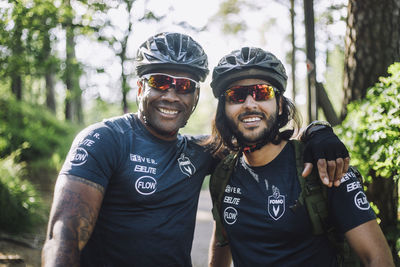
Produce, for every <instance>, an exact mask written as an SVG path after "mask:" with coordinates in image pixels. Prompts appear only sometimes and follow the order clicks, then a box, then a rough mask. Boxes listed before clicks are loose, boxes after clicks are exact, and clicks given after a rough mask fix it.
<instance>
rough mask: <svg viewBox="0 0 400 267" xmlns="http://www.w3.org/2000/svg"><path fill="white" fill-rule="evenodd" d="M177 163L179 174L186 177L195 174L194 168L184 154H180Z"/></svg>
mask: <svg viewBox="0 0 400 267" xmlns="http://www.w3.org/2000/svg"><path fill="white" fill-rule="evenodd" d="M178 163H179V168H180V169H181V172H182V173H183V174H186V175H187V176H189V177H190V176H192V175H193V173H195V172H196V168H195V167H194V165H193V164H192V162H191V161H190V159H189V158H188V157H186V156H185V154H183V153H182V154H181V157H180V158H178Z"/></svg>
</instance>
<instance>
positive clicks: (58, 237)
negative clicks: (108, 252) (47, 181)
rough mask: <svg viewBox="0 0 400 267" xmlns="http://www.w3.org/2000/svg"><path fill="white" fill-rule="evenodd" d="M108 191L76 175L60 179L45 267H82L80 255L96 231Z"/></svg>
mask: <svg viewBox="0 0 400 267" xmlns="http://www.w3.org/2000/svg"><path fill="white" fill-rule="evenodd" d="M103 196H104V188H103V187H102V186H100V185H98V184H96V183H93V182H91V181H88V180H86V179H83V178H80V177H77V176H74V175H60V176H59V177H58V179H57V182H56V186H55V190H54V198H53V204H52V208H51V212H50V217H49V223H48V229H47V234H46V241H45V244H44V246H43V250H42V266H79V261H80V252H81V251H82V249H83V247H84V246H85V245H86V243H87V241H88V240H89V237H90V235H91V233H92V231H93V229H94V226H95V224H96V221H97V216H98V213H99V210H100V206H101V203H102V200H103Z"/></svg>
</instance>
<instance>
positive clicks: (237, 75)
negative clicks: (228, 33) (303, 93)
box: [211, 47, 287, 98]
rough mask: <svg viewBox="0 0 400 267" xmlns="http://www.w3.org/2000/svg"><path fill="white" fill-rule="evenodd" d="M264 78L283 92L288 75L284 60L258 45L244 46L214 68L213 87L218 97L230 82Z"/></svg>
mask: <svg viewBox="0 0 400 267" xmlns="http://www.w3.org/2000/svg"><path fill="white" fill-rule="evenodd" d="M248 78H254V79H264V80H266V81H268V82H270V83H271V85H272V86H275V87H276V88H277V89H278V90H279V91H280V92H281V93H282V94H283V93H284V92H285V90H286V81H287V75H286V71H285V67H284V66H283V64H282V62H281V61H280V60H279V59H278V58H277V57H276V56H275V55H274V54H272V53H270V52H267V51H264V50H263V49H261V48H257V47H243V48H241V49H240V50H234V51H232V52H231V53H230V54H228V55H226V56H224V57H223V58H222V59H221V60H220V61H219V62H218V65H217V66H216V67H215V68H214V71H213V75H212V82H211V87H212V89H213V93H214V96H215V97H216V98H218V97H219V96H220V95H221V94H222V93H223V92H225V91H226V90H227V89H228V88H227V86H229V84H231V83H233V82H235V81H238V80H241V79H248Z"/></svg>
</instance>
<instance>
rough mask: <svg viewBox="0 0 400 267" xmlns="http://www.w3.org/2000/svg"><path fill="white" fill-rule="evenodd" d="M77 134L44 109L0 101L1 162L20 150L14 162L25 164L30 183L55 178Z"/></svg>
mask: <svg viewBox="0 0 400 267" xmlns="http://www.w3.org/2000/svg"><path fill="white" fill-rule="evenodd" d="M77 130H78V128H77V126H75V125H72V124H70V123H67V122H64V121H59V120H57V118H56V117H55V116H54V115H53V114H51V113H50V112H49V111H48V110H47V109H46V108H45V107H43V106H38V105H32V104H28V103H24V102H19V101H16V100H15V99H14V98H12V97H5V98H2V99H0V158H2V157H6V156H8V155H10V154H12V153H13V152H14V151H16V150H17V149H20V148H22V149H21V152H20V153H19V154H18V155H17V157H16V158H15V159H16V160H17V161H21V162H22V161H23V162H26V164H27V166H26V168H27V171H28V172H29V177H32V179H33V180H35V179H42V180H43V179H47V178H48V177H46V175H48V176H50V175H51V176H55V174H56V172H57V171H58V170H59V169H60V167H61V164H62V162H63V160H64V158H65V155H66V154H67V152H68V149H69V146H70V144H71V142H72V139H73V135H74V134H75V133H76V132H77ZM23 144H24V145H23Z"/></svg>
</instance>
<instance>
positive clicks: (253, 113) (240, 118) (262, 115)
mask: <svg viewBox="0 0 400 267" xmlns="http://www.w3.org/2000/svg"><path fill="white" fill-rule="evenodd" d="M252 115H253V116H260V117H262V118H263V119H267V117H266V116H265V114H264V113H262V112H258V111H246V112H243V113H240V115H239V117H238V119H239V120H242V119H243V117H246V116H252Z"/></svg>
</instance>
